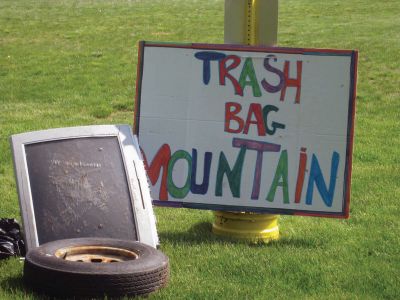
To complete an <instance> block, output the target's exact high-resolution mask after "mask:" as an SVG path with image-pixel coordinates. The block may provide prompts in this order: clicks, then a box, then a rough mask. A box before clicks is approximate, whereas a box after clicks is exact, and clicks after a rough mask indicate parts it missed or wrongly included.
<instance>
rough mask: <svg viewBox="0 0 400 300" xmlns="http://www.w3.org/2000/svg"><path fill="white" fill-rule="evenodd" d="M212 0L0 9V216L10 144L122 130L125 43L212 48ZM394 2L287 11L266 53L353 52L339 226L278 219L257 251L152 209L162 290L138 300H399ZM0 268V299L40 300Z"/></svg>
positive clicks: (129, 46) (126, 95)
mask: <svg viewBox="0 0 400 300" xmlns="http://www.w3.org/2000/svg"><path fill="white" fill-rule="evenodd" d="M223 7H224V3H223V0H204V1H197V0H163V1H162V0H152V1H148V0H136V1H135V0H131V1H115V0H114V1H113V0H92V1H89V0H88V1H79V0H75V1H72V0H48V1H38V0H35V1H33V0H31V1H29V0H19V1H15V0H0V105H1V106H0V217H15V218H17V219H19V220H20V214H19V206H18V197H17V192H16V185H15V179H14V173H13V172H14V171H13V166H12V159H11V150H10V145H9V142H8V138H9V136H10V135H12V134H15V133H19V132H25V131H32V130H40V129H46V128H53V127H64V126H77V125H91V124H118V123H127V124H131V125H133V124H132V123H133V113H134V111H133V108H134V96H135V80H136V63H137V42H138V41H139V40H149V41H170V42H203V43H222V42H223V14H224V12H223ZM399 11H400V1H398V0H387V1H382V2H377V1H372V0H347V1H345V0H332V1H323V0H286V1H281V3H280V12H279V33H278V44H279V45H280V46H287V47H307V48H311V47H316V48H339V49H358V50H359V74H358V75H359V78H358V95H357V104H356V108H357V114H356V130H355V141H354V143H355V145H354V155H353V177H352V193H351V208H350V219H348V220H338V219H324V218H310V217H290V216H282V217H281V218H280V231H281V238H280V239H279V241H277V242H273V243H270V244H267V245H248V244H245V243H236V242H232V241H229V240H224V239H221V238H218V237H216V236H214V235H213V234H212V233H211V224H212V222H213V213H212V212H210V211H201V210H186V209H167V208H156V210H155V212H156V215H157V219H158V231H159V236H160V240H161V250H162V251H163V252H164V253H166V254H167V255H168V256H169V258H170V263H171V279H170V282H169V284H168V286H167V287H166V288H165V289H163V290H161V291H159V292H157V293H155V294H153V295H151V296H150V299H217V298H219V299H267V298H270V299H274V298H277V299H286V298H302V299H304V298H306V299H321V298H322V299H381V298H382V299H396V298H397V299H398V298H399V296H400V280H399V278H400V250H399V249H400V235H399V229H400V209H399V207H400V206H399V204H398V201H399V200H400V104H399V103H400V102H399V101H400V85H399V82H400V81H399V78H400V18H399ZM22 266H23V265H22V263H21V262H20V261H19V260H18V259H9V260H3V261H0V299H39V297H38V296H37V295H35V294H32V293H30V292H28V291H26V290H25V289H24V287H23V285H22V281H21V278H22Z"/></svg>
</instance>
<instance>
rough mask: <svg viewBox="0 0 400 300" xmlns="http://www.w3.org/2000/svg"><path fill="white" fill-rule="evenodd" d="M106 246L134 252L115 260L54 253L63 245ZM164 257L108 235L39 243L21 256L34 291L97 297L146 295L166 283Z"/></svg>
mask: <svg viewBox="0 0 400 300" xmlns="http://www.w3.org/2000/svg"><path fill="white" fill-rule="evenodd" d="M81 246H107V247H113V248H120V249H126V250H130V251H133V252H135V253H136V254H138V258H137V259H135V260H128V261H123V262H115V263H86V262H76V261H68V260H64V259H62V258H58V257H56V256H55V253H56V251H57V250H59V249H62V248H67V247H81ZM168 278H169V262H168V257H167V256H165V255H164V254H163V253H162V252H161V251H159V250H156V249H154V248H152V247H150V246H148V245H145V244H142V243H139V242H133V241H124V240H116V239H108V238H78V239H67V240H58V241H53V242H50V243H46V244H43V245H41V246H39V247H37V248H35V249H33V250H31V251H29V252H28V253H27V255H26V257H25V264H24V282H25V284H26V285H27V286H28V287H30V288H31V289H33V290H34V291H37V292H40V293H45V294H49V295H53V296H67V297H70V296H74V297H101V296H104V295H108V296H123V295H128V296H133V295H146V294H149V293H151V292H154V291H156V290H157V289H159V288H161V287H163V286H165V285H166V283H167V281H168Z"/></svg>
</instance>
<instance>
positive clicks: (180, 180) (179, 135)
mask: <svg viewBox="0 0 400 300" xmlns="http://www.w3.org/2000/svg"><path fill="white" fill-rule="evenodd" d="M356 67H357V52H355V51H347V50H321V49H288V48H259V47H257V48H255V47H243V46H228V45H204V44H157V43H148V42H141V43H140V46H139V65H138V79H137V95H136V110H135V112H136V120H135V125H136V127H135V131H136V133H137V134H138V137H139V143H140V145H141V148H142V151H143V153H144V156H145V160H146V167H147V172H148V177H149V180H150V183H151V194H152V198H153V199H155V200H153V203H154V204H156V205H164V206H178V207H191V208H204V209H218V210H230V211H253V212H270V213H278V214H300V215H316V216H327V217H342V218H343V217H348V215H349V199H350V179H351V158H352V142H353V131H354V113H355V86H356Z"/></svg>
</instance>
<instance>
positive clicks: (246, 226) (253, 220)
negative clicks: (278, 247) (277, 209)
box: [212, 211, 279, 243]
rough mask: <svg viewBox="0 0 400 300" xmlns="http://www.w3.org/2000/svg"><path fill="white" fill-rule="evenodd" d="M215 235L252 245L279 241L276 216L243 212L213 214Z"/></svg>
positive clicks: (218, 212) (217, 212)
mask: <svg viewBox="0 0 400 300" xmlns="http://www.w3.org/2000/svg"><path fill="white" fill-rule="evenodd" d="M214 216H215V220H214V224H213V226H212V231H213V233H214V234H216V235H220V236H225V237H230V238H233V239H237V240H242V241H246V242H252V243H258V242H262V243H268V242H270V241H273V240H277V239H279V227H278V215H271V214H257V213H245V212H223V211H215V212H214Z"/></svg>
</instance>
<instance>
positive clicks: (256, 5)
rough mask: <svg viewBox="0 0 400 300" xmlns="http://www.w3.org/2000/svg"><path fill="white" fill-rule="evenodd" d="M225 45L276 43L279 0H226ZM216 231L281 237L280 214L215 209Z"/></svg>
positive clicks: (265, 239) (260, 239) (263, 239)
mask: <svg viewBox="0 0 400 300" xmlns="http://www.w3.org/2000/svg"><path fill="white" fill-rule="evenodd" d="M224 23H225V24H224V25H225V26H224V28H225V29H224V41H225V43H226V44H242V45H243V44H244V45H263V46H274V45H276V42H277V33H278V0H225V20H224ZM214 216H215V220H214V223H213V229H212V230H213V233H215V234H217V235H222V236H227V237H231V238H235V239H239V240H245V241H250V242H269V241H271V240H277V239H279V226H278V215H272V214H256V213H246V212H223V211H216V212H214Z"/></svg>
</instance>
